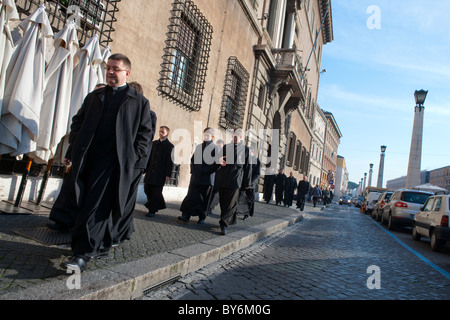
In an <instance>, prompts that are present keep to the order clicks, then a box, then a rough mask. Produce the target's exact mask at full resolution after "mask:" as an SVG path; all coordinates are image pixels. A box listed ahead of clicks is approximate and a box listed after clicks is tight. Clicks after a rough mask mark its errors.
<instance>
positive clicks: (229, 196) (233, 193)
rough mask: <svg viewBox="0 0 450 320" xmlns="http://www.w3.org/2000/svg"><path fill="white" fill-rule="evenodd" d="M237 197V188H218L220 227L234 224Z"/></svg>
mask: <svg viewBox="0 0 450 320" xmlns="http://www.w3.org/2000/svg"><path fill="white" fill-rule="evenodd" d="M238 199H239V189H227V188H219V202H220V221H219V224H220V226H221V227H228V226H229V225H233V224H236V209H237V202H238Z"/></svg>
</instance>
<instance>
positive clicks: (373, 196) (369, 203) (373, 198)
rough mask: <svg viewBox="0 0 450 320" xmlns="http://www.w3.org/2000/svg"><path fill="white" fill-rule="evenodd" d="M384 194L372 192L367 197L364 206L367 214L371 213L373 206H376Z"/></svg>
mask: <svg viewBox="0 0 450 320" xmlns="http://www.w3.org/2000/svg"><path fill="white" fill-rule="evenodd" d="M382 194H383V193H382V192H379V191H371V192H369V194H368V195H367V197H366V199H365V205H364V209H365V212H366V213H371V212H372V209H373V206H374V205H375V203H377V201H378V198H379V197H380V196H381V195H382Z"/></svg>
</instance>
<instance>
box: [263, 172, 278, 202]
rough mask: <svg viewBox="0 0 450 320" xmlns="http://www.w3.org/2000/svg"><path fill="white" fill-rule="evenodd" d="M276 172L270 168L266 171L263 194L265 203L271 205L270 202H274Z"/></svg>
mask: <svg viewBox="0 0 450 320" xmlns="http://www.w3.org/2000/svg"><path fill="white" fill-rule="evenodd" d="M275 179H276V176H275V172H274V169H272V168H269V169H268V170H267V171H266V175H265V176H264V188H263V194H264V201H265V202H266V203H269V202H270V200H272V196H273V186H274V185H275Z"/></svg>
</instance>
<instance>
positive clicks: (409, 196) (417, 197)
mask: <svg viewBox="0 0 450 320" xmlns="http://www.w3.org/2000/svg"><path fill="white" fill-rule="evenodd" d="M430 196H431V194H427V193H418V192H403V194H402V200H403V201H406V202H412V203H420V204H424V203H425V201H427V199H428V198H429V197H430Z"/></svg>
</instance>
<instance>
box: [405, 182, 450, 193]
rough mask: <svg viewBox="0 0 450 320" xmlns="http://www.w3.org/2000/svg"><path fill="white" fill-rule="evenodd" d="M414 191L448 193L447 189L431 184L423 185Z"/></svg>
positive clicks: (416, 187)
mask: <svg viewBox="0 0 450 320" xmlns="http://www.w3.org/2000/svg"><path fill="white" fill-rule="evenodd" d="M413 189H415V190H420V191H428V192H439V191H447V189H444V188H441V187H438V186H435V185H432V184H430V183H425V184H421V185H419V186H415V187H414V188H413Z"/></svg>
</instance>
